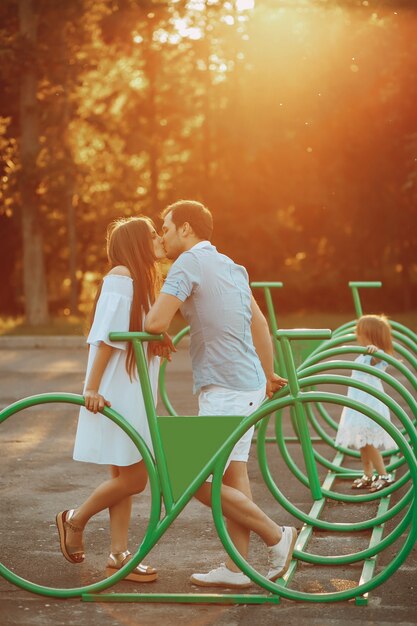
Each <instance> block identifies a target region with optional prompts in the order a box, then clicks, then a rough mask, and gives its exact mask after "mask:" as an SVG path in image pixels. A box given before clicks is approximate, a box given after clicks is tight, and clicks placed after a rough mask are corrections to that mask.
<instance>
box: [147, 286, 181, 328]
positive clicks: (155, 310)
mask: <svg viewBox="0 0 417 626" xmlns="http://www.w3.org/2000/svg"><path fill="white" fill-rule="evenodd" d="M181 304H182V302H181V300H180V299H179V298H177V297H176V296H171V295H170V294H167V293H160V294H159V296H158V297H157V299H156V300H155V302H154V303H153V305H152V306H151V308H150V309H149V312H148V314H147V316H146V318H145V331H146V332H147V333H152V334H154V335H157V334H158V333H164V332H166V331H167V330H168V328H169V325H170V324H171V322H172V318H173V317H174V315H175V313H176V312H177V311H178V309H179V308H180V306H181Z"/></svg>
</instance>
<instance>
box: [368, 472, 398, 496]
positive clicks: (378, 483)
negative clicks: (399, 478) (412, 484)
mask: <svg viewBox="0 0 417 626" xmlns="http://www.w3.org/2000/svg"><path fill="white" fill-rule="evenodd" d="M393 482H395V480H394V478H393V477H392V476H391V474H379V476H377V477H376V478H375V480H374V482H373V483H372V487H371V489H370V490H369V491H370V492H371V493H375V491H381V489H384V487H389V485H392V483H393Z"/></svg>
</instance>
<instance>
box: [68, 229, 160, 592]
mask: <svg viewBox="0 0 417 626" xmlns="http://www.w3.org/2000/svg"><path fill="white" fill-rule="evenodd" d="M107 256H108V259H109V264H110V270H109V272H108V274H107V275H106V276H105V277H104V279H103V283H102V286H101V288H100V289H99V292H98V294H97V297H96V302H95V306H94V309H93V321H92V325H91V329H90V333H89V335H88V339H87V343H88V344H89V346H90V349H89V357H88V364H87V373H86V382H85V387H84V392H83V395H84V399H85V408H84V407H83V408H81V410H80V415H79V421H78V428H77V434H76V439H75V447H74V459H75V460H77V461H86V462H90V463H98V464H108V465H109V466H110V476H111V477H110V479H109V480H107V481H105V482H103V483H102V484H101V485H99V486H98V487H97V488H96V489H95V491H93V493H92V494H91V495H90V496H89V498H87V500H86V501H85V502H84V503H83V504H82V505H81V506H79V507H78V508H75V509H70V510H66V511H62V512H61V513H58V515H57V516H56V524H57V527H58V532H59V538H60V545H61V550H62V553H63V555H64V556H65V558H66V559H67V560H68V561H70V562H71V563H81V562H82V561H84V558H85V555H84V546H83V530H84V527H85V525H86V523H87V522H88V520H89V519H90V518H91V517H92V516H93V515H95V514H96V513H98V512H99V511H103V510H104V509H106V508H108V509H109V512H110V529H111V553H110V556H109V560H108V563H107V569H106V573H107V575H111V574H112V573H114V572H115V570H117V569H120V568H121V567H122V566H123V565H125V563H126V562H127V561H128V560H129V558H130V552H129V551H128V549H127V544H128V529H129V522H130V516H131V506H132V503H131V497H132V496H133V495H134V494H137V493H140V492H142V491H143V490H144V488H145V486H146V483H147V471H146V467H145V463H144V461H143V460H142V457H141V455H140V453H139V451H138V449H137V448H136V446H135V445H134V443H133V442H132V440H131V439H130V438H129V437H128V436H127V435H126V433H125V432H124V431H123V430H122V429H121V428H120V427H118V426H117V425H116V424H114V423H113V422H112V421H111V420H109V419H107V418H106V417H104V416H103V415H101V414H98V415H97V412H98V411H100V410H101V409H103V408H104V406H112V407H113V408H114V409H115V410H116V411H118V412H119V413H120V414H121V415H123V416H124V417H125V418H126V419H127V420H128V421H129V422H130V423H131V424H132V426H134V427H135V428H136V430H138V432H139V433H140V435H141V436H142V438H143V439H144V441H145V443H146V444H147V445H148V446H149V448H150V449H151V450H152V442H151V438H150V433H149V428H148V422H147V418H146V411H145V407H144V403H143V396H142V390H141V387H140V383H139V380H138V377H137V371H136V362H135V357H134V352H133V347H132V344H131V343H130V342H129V343H128V344H126V343H120V342H117V343H113V342H112V341H110V340H109V333H110V332H111V331H121V332H125V331H128V330H130V331H141V330H142V329H143V320H144V318H145V315H146V313H147V312H148V310H149V308H150V306H151V305H152V303H153V302H154V301H155V297H156V294H157V291H158V289H159V286H160V274H159V270H158V266H157V260H158V259H161V258H163V257H164V256H165V253H164V248H163V245H162V240H161V238H160V237H159V235H158V234H157V232H156V230H155V227H154V225H153V223H152V221H151V220H150V219H148V218H146V217H131V218H126V219H119V220H116V221H115V222H113V223H112V224H110V226H109V229H108V233H107ZM170 345H172V344H170V341H169V339H167V340H166V341H165V342H164V345H163V346H161V345H160V344H158V343H157V342H155V344H151V345H150V347H149V348H148V357H149V358H148V361H149V364H148V365H149V378H150V381H151V386H152V391H153V395H154V399H155V400H156V391H157V381H158V371H159V358H158V357H157V356H155V355H156V354H159V355H162V356H168V355H169V353H170V350H171V347H170ZM150 353H153V354H154V356H150ZM156 578H157V572H156V570H155V569H154V568H152V567H148V566H145V565H143V564H139V565H138V566H137V567H136V568H135V569H134V570H133V571H132V572H130V573H129V574H128V576H126V580H133V581H136V582H150V581H153V580H156Z"/></svg>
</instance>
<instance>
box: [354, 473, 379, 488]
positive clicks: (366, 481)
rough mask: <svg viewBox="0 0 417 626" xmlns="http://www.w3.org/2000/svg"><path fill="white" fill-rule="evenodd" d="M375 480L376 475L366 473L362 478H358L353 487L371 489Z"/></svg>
mask: <svg viewBox="0 0 417 626" xmlns="http://www.w3.org/2000/svg"><path fill="white" fill-rule="evenodd" d="M374 480H375V476H367V475H366V474H364V475H363V476H361V477H360V478H356V479H355V480H354V481H353V483H352V485H351V489H369V487H371V485H372V484H373V482H374Z"/></svg>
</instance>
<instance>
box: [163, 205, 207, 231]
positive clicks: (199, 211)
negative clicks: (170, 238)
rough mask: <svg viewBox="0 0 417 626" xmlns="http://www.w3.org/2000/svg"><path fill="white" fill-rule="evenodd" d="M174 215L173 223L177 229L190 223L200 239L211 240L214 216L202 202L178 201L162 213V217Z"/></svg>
mask: <svg viewBox="0 0 417 626" xmlns="http://www.w3.org/2000/svg"><path fill="white" fill-rule="evenodd" d="M168 213H171V214H172V221H173V223H174V224H175V227H176V228H179V227H180V226H182V224H184V223H185V222H188V223H189V225H190V226H191V228H192V229H193V231H194V234H195V235H196V236H197V237H198V238H199V239H208V240H209V241H210V240H211V236H212V233H213V216H212V214H211V213H210V211H209V210H208V208H207V207H205V206H204V204H202V203H201V202H195V201H194V200H178V202H174V204H170V205H169V206H167V208H166V209H164V210H163V211H162V214H161V217H166V216H167V215H168Z"/></svg>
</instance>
